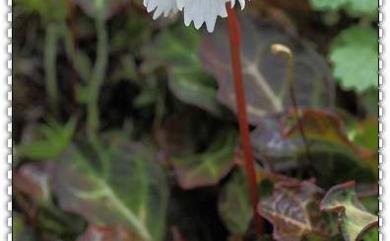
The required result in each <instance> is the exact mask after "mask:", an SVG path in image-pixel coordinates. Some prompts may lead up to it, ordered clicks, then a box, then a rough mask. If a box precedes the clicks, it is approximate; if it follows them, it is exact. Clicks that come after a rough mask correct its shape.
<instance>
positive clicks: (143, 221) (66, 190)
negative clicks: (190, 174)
mask: <svg viewBox="0 0 390 241" xmlns="http://www.w3.org/2000/svg"><path fill="white" fill-rule="evenodd" d="M105 153H106V154H107V157H108V158H109V159H108V160H103V161H102V162H103V163H102V166H103V168H97V165H96V161H95V162H94V161H92V160H90V159H86V157H85V156H83V155H81V154H80V153H79V152H78V151H77V150H74V149H73V150H69V152H68V153H67V154H66V155H64V158H63V159H62V161H60V162H58V163H57V166H56V168H55V169H54V173H53V178H54V180H53V182H54V191H55V193H56V195H57V196H58V199H59V204H60V206H61V208H62V209H64V210H67V211H71V212H75V213H77V214H80V215H82V216H83V217H84V218H86V219H87V220H88V222H89V223H90V224H91V225H103V226H116V225H119V226H123V227H125V228H129V229H131V230H132V231H133V232H134V234H135V235H136V236H138V238H140V240H143V241H160V240H162V239H163V237H164V234H165V218H166V209H167V201H168V187H167V182H166V177H165V175H164V173H163V171H162V169H161V167H160V166H159V165H158V164H157V163H156V160H155V159H154V158H153V157H152V154H151V153H153V152H152V151H151V150H148V149H147V148H146V147H145V146H144V145H142V144H139V143H126V142H125V141H124V140H123V139H122V138H119V140H117V139H115V138H114V139H109V145H108V147H107V149H105ZM92 163H95V164H92ZM98 169H102V170H103V171H98Z"/></svg>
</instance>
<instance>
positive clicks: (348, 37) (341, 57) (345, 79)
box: [329, 27, 379, 93]
mask: <svg viewBox="0 0 390 241" xmlns="http://www.w3.org/2000/svg"><path fill="white" fill-rule="evenodd" d="M329 58H330V60H331V62H332V63H333V74H334V76H335V77H336V79H337V81H338V82H339V83H340V85H341V86H342V87H343V88H344V89H346V90H355V91H357V92H360V93H361V92H363V91H366V90H368V89H370V88H376V87H377V86H378V68H379V67H378V37H377V32H376V31H375V30H374V29H372V28H369V27H367V28H366V27H351V28H349V29H347V30H344V31H343V32H341V34H340V35H339V36H338V37H337V38H336V39H335V40H334V42H333V47H332V50H331V52H330V55H329Z"/></svg>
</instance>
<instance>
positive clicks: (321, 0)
mask: <svg viewBox="0 0 390 241" xmlns="http://www.w3.org/2000/svg"><path fill="white" fill-rule="evenodd" d="M349 1H350V0H332V1H328V0H310V3H311V5H312V6H313V7H314V9H316V10H336V9H340V8H341V7H343V6H345V4H347V3H348V2H349Z"/></svg>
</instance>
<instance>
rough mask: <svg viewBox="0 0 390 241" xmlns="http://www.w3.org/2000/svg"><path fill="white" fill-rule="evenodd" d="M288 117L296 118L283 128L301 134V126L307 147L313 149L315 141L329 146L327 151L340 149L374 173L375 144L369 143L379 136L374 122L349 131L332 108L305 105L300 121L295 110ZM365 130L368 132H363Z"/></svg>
mask: <svg viewBox="0 0 390 241" xmlns="http://www.w3.org/2000/svg"><path fill="white" fill-rule="evenodd" d="M290 118H292V119H295V123H294V124H293V127H290V128H286V129H287V130H286V132H285V134H286V136H288V137H297V138H301V127H302V130H303V132H304V133H305V138H306V139H307V140H308V141H310V142H311V143H310V144H311V146H310V148H309V149H310V150H315V148H316V146H315V145H314V144H317V145H318V144H320V143H323V144H325V145H322V147H324V148H325V147H326V146H327V147H329V149H328V153H331V152H332V149H333V150H334V151H342V152H343V153H345V154H346V155H349V156H350V157H351V159H352V160H353V161H355V162H356V164H358V165H359V166H361V167H364V168H366V169H367V170H369V171H370V172H371V174H372V175H373V176H375V177H376V175H377V173H378V155H377V149H378V145H376V147H372V145H374V146H375V143H376V141H375V139H378V129H375V122H373V123H371V127H374V128H373V129H369V130H366V131H365V130H364V129H360V130H359V129H358V128H356V131H355V132H354V133H350V135H348V134H347V131H346V130H345V125H344V122H343V121H342V119H341V118H340V117H339V116H338V115H335V114H333V113H331V112H326V111H318V110H311V109H306V110H305V111H303V113H302V114H301V116H300V122H298V121H296V117H295V116H294V114H292V116H290ZM367 124H369V123H367ZM372 125H373V126H372ZM367 128H369V126H367ZM367 131H368V132H370V133H369V134H368V133H366V132H367ZM361 132H363V133H361ZM360 135H363V136H364V138H365V139H364V141H368V142H370V144H367V143H363V140H361V139H360V138H362V136H360ZM313 143H314V144H313ZM370 145H371V146H370Z"/></svg>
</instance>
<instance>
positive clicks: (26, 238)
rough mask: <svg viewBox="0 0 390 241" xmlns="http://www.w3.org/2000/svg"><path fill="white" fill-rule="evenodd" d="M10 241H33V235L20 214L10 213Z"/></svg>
mask: <svg viewBox="0 0 390 241" xmlns="http://www.w3.org/2000/svg"><path fill="white" fill-rule="evenodd" d="M12 240H13V241H35V240H36V238H35V235H34V233H33V231H32V229H31V227H29V226H28V225H27V223H26V222H25V220H24V218H23V216H22V215H21V214H20V213H17V212H15V211H13V213H12Z"/></svg>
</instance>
